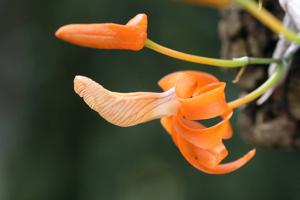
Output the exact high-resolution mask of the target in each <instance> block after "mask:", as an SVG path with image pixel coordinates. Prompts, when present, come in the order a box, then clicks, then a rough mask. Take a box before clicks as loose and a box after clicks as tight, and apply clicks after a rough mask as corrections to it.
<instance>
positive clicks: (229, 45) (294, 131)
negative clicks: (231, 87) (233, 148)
mask: <svg viewBox="0 0 300 200" xmlns="http://www.w3.org/2000/svg"><path fill="white" fill-rule="evenodd" d="M264 2H265V5H264V6H265V7H266V8H267V9H268V10H270V11H271V12H272V13H273V14H274V15H276V16H277V17H278V18H282V17H283V14H284V13H283V11H282V10H281V8H280V6H279V4H278V2H277V1H264ZM221 14H222V20H221V22H220V26H219V32H220V37H221V40H222V54H223V57H225V58H234V57H240V56H244V55H248V56H255V57H271V56H272V53H273V50H274V48H275V45H276V42H277V40H278V37H277V35H276V34H274V33H272V32H271V31H269V30H268V29H267V28H265V27H264V26H263V25H262V24H261V23H260V22H258V21H257V20H256V19H254V18H253V17H252V16H250V15H249V14H247V13H246V12H244V11H243V10H242V9H241V8H239V7H238V6H234V5H233V6H230V7H228V8H226V9H224V10H223V11H222V13H221ZM299 65H300V53H299V52H298V55H296V56H295V59H294V61H293V66H292V69H291V71H290V72H289V75H288V78H287V79H286V81H285V82H284V83H283V84H282V85H281V86H279V87H278V88H277V89H276V91H275V92H274V94H273V95H272V96H271V98H270V99H269V100H268V101H267V102H266V103H264V104H263V105H262V106H257V105H256V103H255V102H254V103H251V104H249V105H247V106H246V107H244V108H242V109H241V110H240V112H239V117H238V120H239V129H240V133H241V135H242V137H243V138H245V139H246V140H247V141H249V142H250V143H252V144H254V145H256V146H259V147H269V148H300V67H299ZM266 78H267V67H266V66H249V67H248V68H247V69H246V71H245V73H244V74H243V76H242V78H241V80H240V82H239V83H238V84H239V87H240V94H241V95H243V94H245V93H246V92H250V91H252V90H253V89H254V88H256V87H257V86H259V85H260V84H261V83H263V82H264V81H265V80H266Z"/></svg>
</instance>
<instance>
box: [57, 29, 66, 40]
mask: <svg viewBox="0 0 300 200" xmlns="http://www.w3.org/2000/svg"><path fill="white" fill-rule="evenodd" d="M64 30H65V26H62V27H60V28H58V29H57V31H56V32H55V37H57V38H58V39H62V38H63V35H64Z"/></svg>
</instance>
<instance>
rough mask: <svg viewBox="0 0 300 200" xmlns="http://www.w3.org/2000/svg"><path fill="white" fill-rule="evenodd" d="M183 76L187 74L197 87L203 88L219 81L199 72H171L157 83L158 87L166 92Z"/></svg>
mask: <svg viewBox="0 0 300 200" xmlns="http://www.w3.org/2000/svg"><path fill="white" fill-rule="evenodd" d="M183 74H187V75H189V76H192V77H193V78H194V79H196V80H197V86H198V87H203V86H205V85H208V84H211V83H216V82H219V80H218V79H217V78H216V77H214V76H213V75H211V74H208V73H205V72H199V71H192V70H186V71H178V72H173V73H171V74H168V75H166V76H164V77H163V78H161V79H160V80H159V81H158V85H159V86H160V87H161V88H162V89H163V91H167V90H169V89H170V88H172V87H174V86H175V85H176V83H177V81H178V78H179V77H182V75H183Z"/></svg>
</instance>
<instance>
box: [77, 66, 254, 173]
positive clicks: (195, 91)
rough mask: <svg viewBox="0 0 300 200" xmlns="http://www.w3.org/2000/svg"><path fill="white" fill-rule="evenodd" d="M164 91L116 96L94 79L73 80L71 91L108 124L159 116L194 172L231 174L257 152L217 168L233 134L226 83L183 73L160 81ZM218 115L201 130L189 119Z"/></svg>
mask: <svg viewBox="0 0 300 200" xmlns="http://www.w3.org/2000/svg"><path fill="white" fill-rule="evenodd" d="M159 85H160V87H161V88H162V89H163V90H164V92H162V93H151V92H137V93H116V92H111V91H109V90H107V89H105V88H103V87H102V86H101V85H99V84H98V83H96V82H94V81H93V80H91V79H89V78H86V77H82V76H77V77H75V79H74V89H75V92H76V93H77V94H79V96H81V97H83V99H84V101H85V102H86V103H87V104H88V105H89V106H90V107H91V108H92V109H93V110H95V111H97V112H98V113H99V114H100V115H101V116H102V117H103V118H105V119H106V120H107V121H109V122H111V123H113V124H115V125H118V126H123V127H127V126H133V125H137V124H140V123H143V122H146V121H149V120H154V119H159V118H161V123H162V125H163V127H164V128H165V129H166V130H167V132H168V133H169V134H170V135H171V137H172V139H173V141H174V143H175V144H176V146H177V147H178V149H179V150H180V152H181V154H182V155H183V156H184V157H185V159H186V160H187V161H188V162H189V163H190V164H191V165H192V166H194V167H195V168H197V169H199V170H201V171H203V172H206V173H210V174H225V173H230V172H232V171H234V170H236V169H238V168H240V167H242V166H243V165H244V164H245V163H247V162H248V161H249V160H250V159H251V158H252V157H253V156H254V154H255V150H252V151H250V152H248V153H247V154H246V155H244V156H243V157H242V158H240V159H238V160H236V161H234V162H230V163H227V164H220V163H221V161H222V160H223V159H224V158H225V157H226V156H227V155H228V151H227V149H226V147H225V146H224V144H223V140H224V139H229V138H231V136H232V129H231V125H230V122H229V120H230V118H231V116H232V110H231V109H230V108H229V107H228V105H227V103H226V99H225V94H224V88H225V83H222V82H220V81H218V79H216V78H215V77H214V76H212V75H209V74H207V73H203V72H197V71H182V72H176V73H172V74H170V75H167V76H166V77H164V78H163V79H161V80H160V81H159ZM218 116H219V117H221V118H222V121H221V122H219V123H217V124H216V125H213V126H211V127H205V126H203V125H202V124H200V123H198V122H196V121H193V120H204V119H210V118H214V117H218Z"/></svg>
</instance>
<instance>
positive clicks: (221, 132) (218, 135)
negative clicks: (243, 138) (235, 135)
mask: <svg viewBox="0 0 300 200" xmlns="http://www.w3.org/2000/svg"><path fill="white" fill-rule="evenodd" d="M231 116H232V113H228V114H227V116H224V119H223V120H222V121H221V122H219V123H218V124H216V125H214V126H211V127H209V128H206V127H204V126H203V125H201V124H200V123H198V122H195V121H190V120H187V119H184V118H183V117H181V116H180V115H177V116H176V117H174V120H173V128H174V130H175V131H176V132H177V133H178V135H180V137H182V138H184V139H185V140H187V141H188V142H190V143H191V144H193V145H195V146H196V147H199V148H202V149H218V148H219V147H220V146H223V142H222V141H223V139H224V137H225V138H226V136H227V135H230V134H231V133H232V128H231V125H230V122H229V119H230V118H231Z"/></svg>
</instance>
